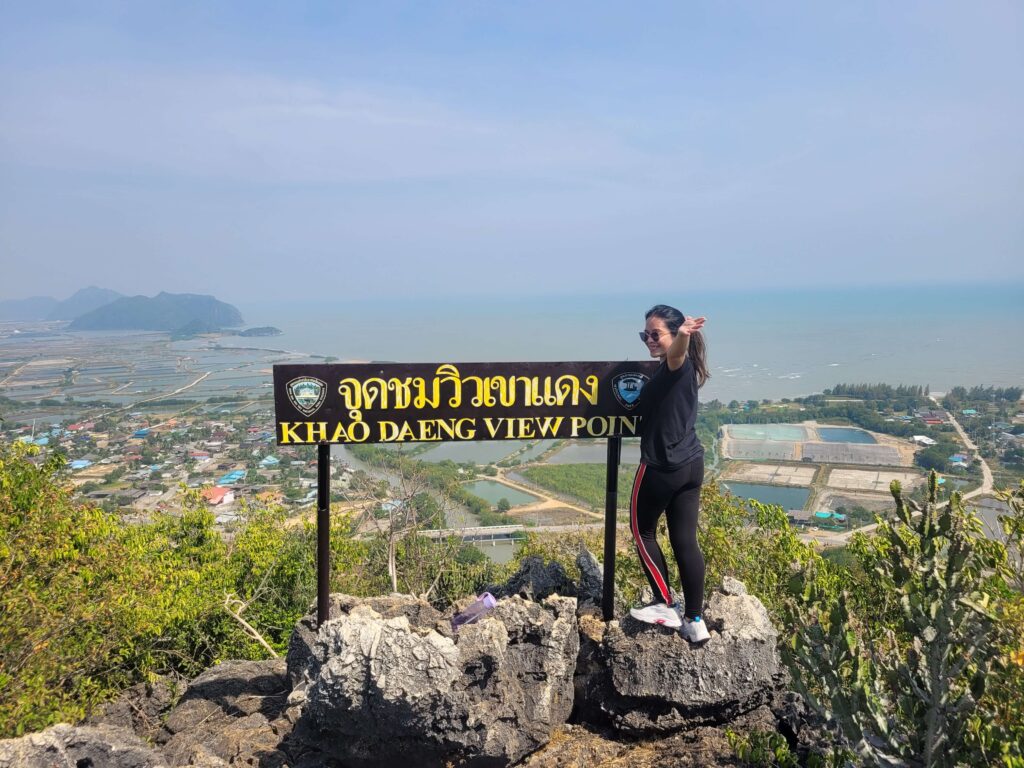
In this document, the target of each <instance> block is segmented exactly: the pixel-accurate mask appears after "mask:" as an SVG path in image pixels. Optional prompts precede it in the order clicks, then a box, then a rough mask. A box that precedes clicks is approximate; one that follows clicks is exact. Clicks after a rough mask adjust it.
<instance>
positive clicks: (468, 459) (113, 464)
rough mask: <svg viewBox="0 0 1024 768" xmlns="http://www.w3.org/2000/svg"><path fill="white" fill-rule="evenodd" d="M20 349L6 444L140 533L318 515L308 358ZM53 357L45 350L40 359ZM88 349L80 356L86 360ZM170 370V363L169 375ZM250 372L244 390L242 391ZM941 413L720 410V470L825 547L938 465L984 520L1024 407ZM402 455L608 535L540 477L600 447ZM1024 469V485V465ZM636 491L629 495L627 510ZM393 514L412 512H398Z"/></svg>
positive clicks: (337, 470)
mask: <svg viewBox="0 0 1024 768" xmlns="http://www.w3.org/2000/svg"><path fill="white" fill-rule="evenodd" d="M44 332H45V329H44ZM6 341H7V343H6V344H5V345H4V346H2V347H0V350H3V355H2V358H0V383H2V388H0V395H2V396H3V397H4V398H5V400H4V405H5V409H4V413H3V416H4V421H3V423H2V426H0V428H2V433H0V434H2V436H3V439H4V440H8V441H19V442H22V443H31V444H32V445H34V446H36V447H38V448H39V449H40V460H41V458H42V457H45V456H46V455H48V454H51V453H53V452H59V453H60V454H62V455H63V456H64V457H65V459H66V461H67V472H68V473H69V475H70V479H71V481H72V482H73V483H74V485H75V486H76V487H77V488H78V492H79V494H80V495H81V497H82V498H85V499H88V500H89V501H91V502H94V503H96V504H97V505H99V506H102V507H104V508H105V509H108V510H110V511H113V510H120V511H121V512H122V514H123V515H124V516H125V519H128V520H133V519H134V520H141V519H145V518H146V516H147V515H150V514H152V513H153V512H155V511H173V510H175V509H176V508H178V507H179V505H180V494H181V493H182V491H183V489H192V490H195V491H196V492H198V493H199V494H201V497H202V499H203V500H204V502H205V503H206V504H207V505H208V506H209V507H210V508H211V510H212V511H213V512H214V514H215V516H216V518H217V521H218V522H219V523H221V524H223V525H227V524H230V523H231V522H232V521H233V520H235V519H236V518H237V516H238V515H239V514H240V513H241V511H242V510H243V509H244V508H245V507H246V505H255V504H282V505H286V506H287V507H290V508H293V509H294V510H295V512H294V514H295V515H296V516H297V517H301V516H302V515H305V514H308V513H309V511H310V508H311V507H312V506H313V505H314V504H315V501H316V493H317V489H316V477H317V468H316V460H315V453H314V451H313V450H312V449H311V448H308V447H288V446H278V445H276V444H275V435H274V419H273V403H272V400H271V397H270V389H269V382H270V367H271V366H272V365H273V364H274V363H275V362H283V361H287V362H295V361H296V356H295V355H294V354H293V353H285V352H282V351H274V350H265V349H242V348H226V345H225V343H224V342H225V340H224V339H223V338H220V337H217V336H208V337H205V338H204V339H202V340H201V341H200V342H199V343H194V344H193V345H192V347H191V348H190V349H189V352H188V354H187V355H182V354H181V353H180V352H179V353H178V354H177V355H176V357H175V360H174V364H173V368H172V366H170V365H168V364H167V362H166V359H167V354H168V352H169V351H170V350H169V348H168V347H169V343H168V341H167V339H166V336H163V337H161V336H160V335H156V334H154V335H153V336H152V337H143V338H142V339H139V338H137V337H136V338H131V339H129V340H122V342H121V343H122V344H129V343H130V344H131V345H132V346H133V348H134V351H135V354H136V356H139V354H140V352H141V353H144V354H143V356H142V359H141V360H140V361H139V362H136V363H135V364H133V365H132V366H130V368H129V369H126V370H125V371H120V372H119V371H118V370H117V369H116V367H115V366H114V365H112V364H111V358H112V357H117V356H118V355H121V356H127V351H126V350H121V351H120V352H119V351H118V350H117V349H111V347H110V346H109V341H108V342H103V346H101V347H99V348H92V349H88V348H86V349H78V350H71V349H68V348H67V347H66V346H64V345H66V344H67V343H68V341H67V338H66V337H61V336H60V335H59V334H58V335H56V337H55V338H54V340H53V342H52V343H53V345H54V347H51V348H50V349H49V350H47V352H48V354H46V355H40V354H39V352H38V351H33V352H32V353H29V352H28V351H27V350H26V349H24V348H21V345H20V344H18V343H13V342H17V341H19V340H17V339H13V340H12V339H11V337H10V336H8V338H7V340H6ZM98 343H99V342H97V344H98ZM38 346H39V342H38V341H37V340H33V341H32V347H33V350H38ZM44 349H45V347H44ZM72 351H74V352H75V354H74V355H72V354H68V353H69V352H72ZM54 352H58V353H59V352H64V353H65V354H64V356H57V355H54V354H53V353H54ZM147 355H151V356H152V358H149V357H147ZM90 358H92V359H90ZM97 358H98V359H97ZM147 361H149V362H147ZM158 361H163V362H162V365H160V366H159V367H158V366H157V365H156V363H157V362H158ZM150 366H152V367H151V369H150V371H148V372H147V371H146V370H145V369H146V368H147V367H150ZM86 372H89V373H93V374H95V373H99V375H91V376H90V377H89V378H91V379H93V382H92V383H91V384H88V383H87V382H85V381H83V380H84V379H85V378H86V376H85V375H84V374H85V373H86ZM239 373H240V374H243V375H244V378H236V377H237V376H238V375H239ZM147 375H148V376H149V378H150V379H151V381H150V382H146V377H147ZM211 379H213V380H214V381H217V380H218V379H219V380H220V384H219V385H218V386H217V388H216V389H213V390H210V389H204V388H203V387H202V386H200V385H202V384H205V383H207V382H208V381H209V380H211ZM180 381H184V382H185V383H184V384H183V385H181V384H179V382H180ZM190 382H192V383H193V384H194V386H189V383H190ZM148 384H151V385H152V386H149V385H148ZM160 386H162V387H164V390H163V392H162V393H161V392H160V389H159V387H160ZM83 387H87V388H88V392H87V393H86V392H83V390H82V388H83ZM111 394H114V395H125V394H127V395H129V396H130V395H134V398H132V397H128V398H124V399H122V400H121V401H120V402H117V401H114V402H112V401H109V400H107V399H106V398H107V397H110V395H111ZM86 397H88V399H85V398H86ZM833 401H834V399H833ZM848 401H849V400H841V402H848ZM929 403H930V404H929V405H921V406H919V407H916V408H911V409H908V410H906V411H900V410H897V409H895V408H890V409H887V410H886V411H885V412H884V413H883V414H879V415H880V416H882V418H883V421H882V422H881V426H882V427H885V428H886V430H887V431H892V432H897V433H902V434H904V435H905V436H897V435H896V434H886V433H885V432H884V431H882V429H874V430H866V429H862V428H859V427H858V426H857V425H855V424H850V423H849V422H847V423H846V424H845V425H844V424H842V423H840V424H833V425H829V424H827V423H819V422H817V421H814V420H813V418H812V419H810V420H808V419H807V413H808V412H809V404H808V405H801V404H799V401H794V402H788V403H757V402H754V401H750V402H748V403H743V404H740V403H730V404H729V405H728V406H724V405H722V404H719V403H712V404H710V405H709V406H707V408H708V409H710V411H711V412H712V413H713V414H714V415H715V416H716V417H717V419H718V421H719V422H722V425H721V426H720V427H718V428H717V429H716V430H715V435H714V438H713V440H711V441H710V442H712V443H713V445H709V446H708V448H709V450H711V451H714V454H715V455H714V461H713V465H714V466H715V467H716V471H717V472H718V473H719V476H720V479H721V480H722V482H723V484H724V485H725V486H726V488H727V489H729V490H730V491H732V492H734V493H737V494H738V495H749V496H750V497H752V498H758V499H760V500H762V501H764V502H766V503H775V504H779V505H781V506H783V507H784V508H785V509H786V510H787V514H788V515H789V517H790V520H791V522H792V523H794V524H797V525H800V526H803V527H805V528H807V529H808V534H807V535H808V536H810V537H817V538H818V540H819V541H821V542H822V543H823V544H824V545H826V546H831V545H836V544H840V543H842V538H837V537H843V538H845V536H846V535H848V534H849V533H850V532H851V531H853V530H855V529H857V528H858V527H860V526H864V525H869V524H871V523H872V521H873V518H874V514H875V513H881V514H885V513H886V511H887V510H889V509H890V508H891V496H890V494H889V484H890V482H891V481H893V480H898V481H900V483H901V484H902V485H903V487H904V489H907V490H913V489H915V488H919V487H920V486H921V485H922V483H923V479H924V475H925V469H926V468H935V469H938V470H939V471H940V472H941V474H942V479H941V482H942V483H946V482H948V483H949V484H950V487H956V488H962V489H963V490H964V491H965V492H966V493H967V494H968V495H969V496H970V497H972V498H973V497H978V499H979V500H978V502H977V503H979V504H980V508H981V509H982V510H984V506H985V503H986V502H985V498H987V497H988V496H989V495H990V494H991V491H992V488H993V476H992V472H991V471H989V470H988V467H987V465H985V467H984V469H983V467H982V455H981V454H979V453H978V452H977V450H976V449H977V443H981V444H982V453H983V454H985V455H987V456H988V459H987V461H989V462H992V463H993V464H994V466H996V468H997V471H1001V470H999V467H1000V466H1001V464H1000V459H1006V458H1008V459H1009V460H1010V461H1013V460H1014V459H1015V458H1017V457H1020V456H1022V455H1024V434H1022V433H1024V416H1022V413H1021V409H1020V407H1019V402H1018V403H1013V404H1006V403H1004V404H1003V406H1002V407H1001V408H999V409H997V408H995V407H993V406H991V405H990V406H989V407H987V408H986V407H985V406H983V405H975V407H963V408H960V409H958V410H956V411H952V410H950V409H947V408H944V407H942V406H941V405H940V404H939V403H940V401H939V400H938V399H935V398H932V400H930V401H929ZM716 409H717V410H716ZM780 411H781V412H782V413H783V414H784V415H786V416H789V417H790V418H787V419H786V420H785V421H783V422H781V423H756V422H757V421H759V420H762V418H763V420H764V421H769V420H770V421H773V422H779V419H780V416H779V415H778V414H779V412H780ZM729 421H735V422H736V423H728V422H729ZM752 422H753V423H752ZM897 427H898V429H896V428H897ZM908 430H909V432H910V434H906V433H907V432H908ZM964 430H967V431H964ZM958 432H959V433H962V434H958ZM968 432H969V433H970V435H973V439H972V437H970V436H969V435H968ZM706 442H708V441H706ZM951 445H952V446H955V447H953V448H950V449H949V450H948V455H943V456H940V457H939V459H940V461H939V465H938V466H934V465H932V466H929V467H925V466H923V465H922V464H921V462H920V460H919V459H918V458H917V457H918V455H919V454H921V453H923V452H926V451H933V452H934V450H935V448H936V447H937V446H951ZM464 448H465V446H464ZM439 449H440V450H439ZM395 450H398V448H395ZM401 450H403V451H405V452H406V453H407V454H408V455H410V456H411V457H414V458H416V459H421V460H424V461H433V462H437V461H445V460H447V461H453V462H454V463H456V464H458V465H459V469H458V472H459V473H460V474H461V475H463V476H464V479H465V481H466V484H467V487H469V486H472V487H471V488H470V491H471V492H473V493H477V494H479V495H480V496H482V497H483V498H484V499H485V500H486V501H488V502H489V503H490V504H491V505H492V507H494V508H495V509H496V510H498V511H500V512H501V513H502V514H503V515H504V516H505V517H504V518H503V519H504V520H505V521H506V522H508V523H512V524H513V526H514V527H516V526H522V527H529V526H536V525H572V524H576V525H599V524H600V519H601V517H600V504H594V503H592V502H588V501H587V500H586V499H585V498H581V494H576V493H574V492H573V488H572V487H571V486H566V484H565V483H564V482H560V481H559V479H558V478H557V477H556V478H555V479H554V480H552V479H551V472H545V473H532V472H531V468H533V467H537V466H547V467H555V468H557V467H563V468H564V467H566V466H568V465H571V464H578V463H583V464H587V463H589V464H594V465H597V464H601V463H603V461H604V458H603V450H602V449H601V447H600V446H596V445H587V444H585V443H582V442H580V443H576V442H574V441H555V440H542V441H533V442H524V441H506V442H502V443H491V444H474V447H473V448H466V449H464V450H454V451H453V450H452V449H450V448H449V449H444V448H441V447H440V446H430V445H419V446H416V445H409V446H404V447H402V448H401ZM637 459H638V453H637V447H636V445H635V444H632V443H631V442H630V441H627V442H626V445H625V450H624V455H623V469H625V468H627V467H628V465H629V464H630V462H632V463H633V464H635V463H636V461H637ZM357 465H358V468H357ZM1008 470H1009V472H1010V473H1011V474H1012V471H1013V466H1012V465H1010V466H1009V468H1008ZM384 474H385V473H380V472H377V471H376V470H375V468H373V467H370V466H367V465H364V464H361V463H360V462H358V461H357V460H355V459H354V458H353V457H352V456H351V455H350V454H349V453H347V452H343V453H341V455H338V454H337V453H336V456H335V460H334V461H333V462H332V481H331V482H332V499H333V501H334V502H335V503H336V504H340V505H343V506H345V505H347V506H349V507H366V506H367V505H368V504H371V505H372V504H378V505H379V504H381V503H382V500H381V499H380V498H379V492H378V493H376V495H375V493H374V492H373V488H374V483H375V482H379V481H380V479H381V477H382V476H384ZM624 481H625V482H623V483H620V486H622V485H626V484H627V483H628V476H625V477H624ZM595 490H598V491H599V490H600V489H595ZM627 492H628V488H626V489H624V488H621V487H620V506H621V507H625V504H626V493H627ZM598 496H599V494H598ZM383 503H384V504H387V503H392V504H393V503H398V501H397V500H395V499H390V500H389V499H386V498H385V499H383ZM994 508H995V506H993V509H994ZM449 517H450V518H451V519H449V520H448V521H447V525H448V526H449V527H452V528H456V527H466V526H469V527H476V526H477V525H479V521H478V520H475V519H474V518H473V517H472V516H467V515H466V514H465V513H463V514H461V515H458V516H451V515H450V516H449ZM456 517H457V520H456V519H455V518H456ZM830 537H831V538H830Z"/></svg>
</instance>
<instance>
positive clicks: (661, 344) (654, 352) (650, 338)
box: [644, 317, 675, 357]
mask: <svg viewBox="0 0 1024 768" xmlns="http://www.w3.org/2000/svg"><path fill="white" fill-rule="evenodd" d="M644 330H645V331H647V341H646V342H644V343H645V344H646V345H647V349H648V350H650V353H651V357H665V355H667V354H668V348H669V347H671V346H672V341H673V339H674V338H675V337H674V336H673V335H672V334H671V333H669V331H668V326H667V325H665V321H664V320H662V319H661V318H660V317H649V318H647V323H646V324H645V325H644Z"/></svg>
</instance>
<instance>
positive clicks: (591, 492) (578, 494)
mask: <svg viewBox="0 0 1024 768" xmlns="http://www.w3.org/2000/svg"><path fill="white" fill-rule="evenodd" d="M635 472H636V468H635V467H619V509H626V508H628V507H629V493H630V491H631V490H632V488H633V475H634V473H635ZM520 474H521V475H522V476H523V477H525V478H526V479H527V480H529V481H530V482H531V483H534V484H535V485H537V486H539V487H541V488H543V489H545V490H547V491H551V492H552V493H555V494H558V495H561V496H571V497H572V498H574V499H576V500H578V501H579V502H580V503H581V504H583V505H584V506H588V507H590V508H591V509H594V510H595V511H598V512H600V511H601V510H603V509H604V486H605V467H604V465H602V464H545V465H542V466H539V467H528V468H527V469H524V470H522V471H521V472H520Z"/></svg>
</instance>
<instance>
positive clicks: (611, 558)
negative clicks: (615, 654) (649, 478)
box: [601, 437, 622, 621]
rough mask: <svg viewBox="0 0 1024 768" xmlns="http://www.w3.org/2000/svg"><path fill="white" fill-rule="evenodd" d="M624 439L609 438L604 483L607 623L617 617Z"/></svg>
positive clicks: (603, 598)
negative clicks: (618, 521) (617, 542)
mask: <svg viewBox="0 0 1024 768" xmlns="http://www.w3.org/2000/svg"><path fill="white" fill-rule="evenodd" d="M621 457H622V438H621V437H609V438H608V466H607V473H606V474H605V481H604V491H605V495H604V584H603V585H602V587H603V588H602V592H601V613H602V615H603V616H604V620H605V621H611V620H612V618H613V617H614V616H615V532H616V529H617V528H618V526H617V525H616V519H615V518H616V514H617V512H618V506H619V503H618V502H619V459H620V458H621Z"/></svg>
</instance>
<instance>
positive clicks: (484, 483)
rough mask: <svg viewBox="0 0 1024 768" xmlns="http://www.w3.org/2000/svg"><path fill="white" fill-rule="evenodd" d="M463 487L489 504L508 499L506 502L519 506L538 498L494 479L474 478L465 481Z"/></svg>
mask: <svg viewBox="0 0 1024 768" xmlns="http://www.w3.org/2000/svg"><path fill="white" fill-rule="evenodd" d="M464 487H465V489H466V490H467V491H469V492H470V493H472V494H473V495H474V496H479V497H480V498H481V499H483V500H484V501H488V502H490V503H491V504H497V503H498V502H499V501H500V500H501V499H508V503H509V504H511V505H512V506H513V507H519V506H522V505H523V504H532V503H533V502H535V501H539V500H540V498H539V497H538V496H534V495H533V494H532V493H526V492H525V491H520V490H518V489H516V488H510V487H509V486H507V485H505V484H504V483H498V482H495V481H494V480H474V481H473V482H471V483H465V485H464Z"/></svg>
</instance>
